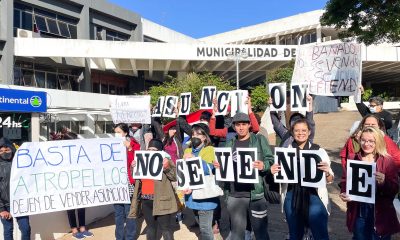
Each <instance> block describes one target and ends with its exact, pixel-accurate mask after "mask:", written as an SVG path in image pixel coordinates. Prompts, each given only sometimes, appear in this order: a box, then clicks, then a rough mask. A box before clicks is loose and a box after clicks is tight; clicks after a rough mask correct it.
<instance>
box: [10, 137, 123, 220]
mask: <svg viewBox="0 0 400 240" xmlns="http://www.w3.org/2000/svg"><path fill="white" fill-rule="evenodd" d="M126 167H127V166H126V148H125V146H124V145H123V143H122V138H107V139H83V140H81V139H79V140H65V141H49V142H29V143H24V144H22V146H21V147H20V148H19V149H18V151H17V152H16V154H15V156H14V159H13V164H12V171H11V178H10V200H11V201H10V208H11V215H12V216H13V217H18V216H27V215H34V214H40V213H47V212H55V211H62V210H68V209H76V208H82V207H92V206H99V205H107V204H114V203H130V197H129V191H128V178H127V168H126Z"/></svg>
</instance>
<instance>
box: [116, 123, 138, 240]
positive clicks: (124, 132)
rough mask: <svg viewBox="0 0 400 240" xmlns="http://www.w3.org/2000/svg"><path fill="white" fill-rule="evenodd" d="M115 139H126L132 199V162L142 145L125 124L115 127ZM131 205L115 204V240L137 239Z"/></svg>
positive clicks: (133, 182) (133, 181)
mask: <svg viewBox="0 0 400 240" xmlns="http://www.w3.org/2000/svg"><path fill="white" fill-rule="evenodd" d="M114 132H115V137H121V138H124V145H125V147H126V154H127V162H126V166H127V169H128V170H127V173H128V176H127V179H128V185H129V195H130V197H131V198H132V196H133V193H134V184H135V180H134V179H133V178H132V166H131V165H132V162H133V160H134V157H135V151H138V150H140V144H139V143H138V142H137V141H136V140H135V138H133V137H130V136H129V127H128V125H127V124H125V123H118V124H117V125H115V127H114ZM130 207H131V204H114V211H115V238H116V240H134V239H136V219H134V218H128V214H129V211H130Z"/></svg>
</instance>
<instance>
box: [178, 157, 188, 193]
mask: <svg viewBox="0 0 400 240" xmlns="http://www.w3.org/2000/svg"><path fill="white" fill-rule="evenodd" d="M184 164H186V163H185V162H184V161H176V177H177V180H178V186H179V187H181V188H182V187H184V186H185V173H184Z"/></svg>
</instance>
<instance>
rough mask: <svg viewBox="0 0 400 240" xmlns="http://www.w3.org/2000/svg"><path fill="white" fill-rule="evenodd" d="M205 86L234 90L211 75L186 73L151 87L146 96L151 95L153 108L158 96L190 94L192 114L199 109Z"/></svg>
mask: <svg viewBox="0 0 400 240" xmlns="http://www.w3.org/2000/svg"><path fill="white" fill-rule="evenodd" d="M205 86H216V87H217V91H218V90H226V91H230V90H234V89H235V87H234V86H232V85H230V83H229V82H228V81H226V80H224V79H222V78H220V77H218V76H215V75H213V74H211V73H188V74H186V75H185V76H183V77H180V78H173V77H171V78H170V80H168V81H166V82H164V83H163V84H161V85H158V86H153V87H151V88H150V89H149V91H148V92H147V93H146V94H149V95H151V104H152V105H153V106H154V105H156V104H157V100H158V98H159V97H160V96H167V95H171V96H179V95H180V94H181V93H184V92H191V93H192V104H191V108H190V112H194V111H196V110H198V109H199V106H200V98H201V90H202V88H203V87H205Z"/></svg>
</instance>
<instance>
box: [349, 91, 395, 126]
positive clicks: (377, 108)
mask: <svg viewBox="0 0 400 240" xmlns="http://www.w3.org/2000/svg"><path fill="white" fill-rule="evenodd" d="M368 102H369V106H366V105H365V104H364V103H363V102H361V103H356V106H357V109H358V111H359V112H360V114H361V116H363V117H364V116H366V115H368V114H371V113H372V114H375V115H377V116H378V117H379V118H380V119H382V120H383V122H384V123H385V128H386V131H388V130H389V129H391V128H392V125H393V122H392V114H391V113H390V112H388V111H386V110H383V99H382V98H381V97H372V98H370V99H369V101H368Z"/></svg>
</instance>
